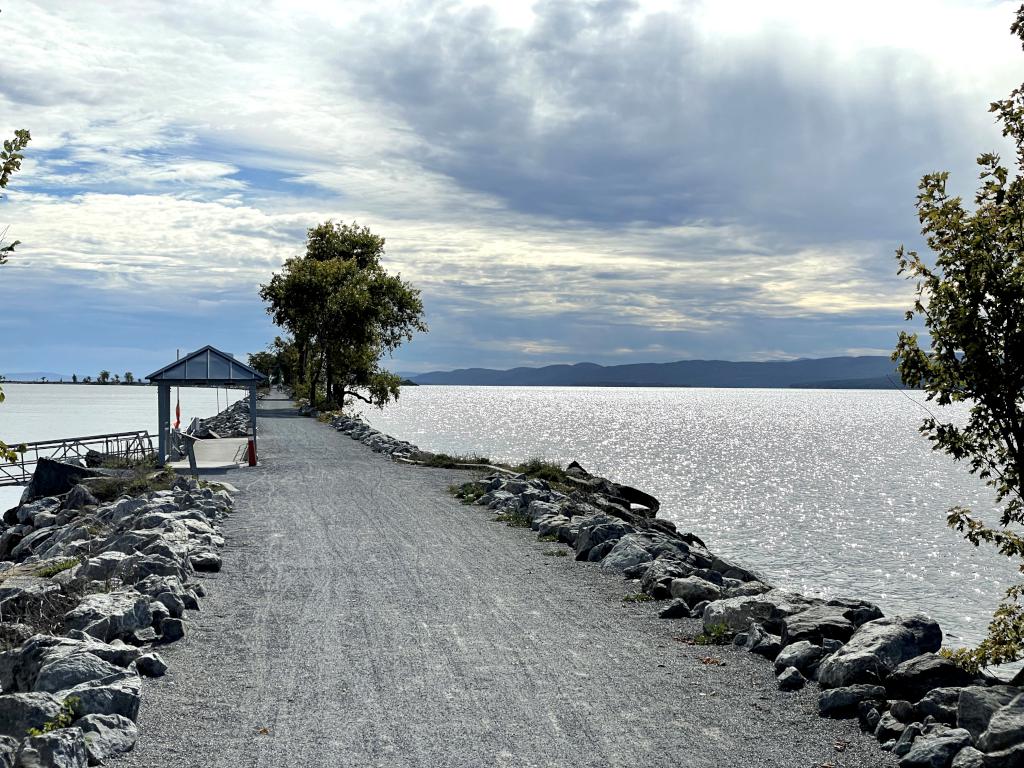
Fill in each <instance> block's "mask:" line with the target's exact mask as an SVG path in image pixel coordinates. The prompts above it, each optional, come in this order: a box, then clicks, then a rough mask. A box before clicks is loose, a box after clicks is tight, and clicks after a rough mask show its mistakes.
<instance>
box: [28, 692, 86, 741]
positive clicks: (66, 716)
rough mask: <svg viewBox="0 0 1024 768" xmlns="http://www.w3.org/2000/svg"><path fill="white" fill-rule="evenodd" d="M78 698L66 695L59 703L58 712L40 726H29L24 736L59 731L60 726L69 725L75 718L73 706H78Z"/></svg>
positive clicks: (65, 726)
mask: <svg viewBox="0 0 1024 768" xmlns="http://www.w3.org/2000/svg"><path fill="white" fill-rule="evenodd" d="M78 702H79V699H78V698H76V697H75V696H68V698H66V699H64V701H63V702H62V703H61V705H60V713H59V714H58V715H57V716H56V717H55V718H53V720H49V721H47V722H46V723H44V724H43V727H42V728H29V729H28V730H27V731H25V735H26V736H42V735H43V734H44V733H50V731H59V730H60V729H61V728H67V727H69V726H70V725H71V724H72V723H73V722H75V720H76V719H77V718H76V717H75V707H76V706H78Z"/></svg>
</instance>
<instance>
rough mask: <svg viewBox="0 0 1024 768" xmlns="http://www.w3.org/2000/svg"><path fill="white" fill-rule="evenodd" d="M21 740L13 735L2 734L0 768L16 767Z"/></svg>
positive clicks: (0, 737)
mask: <svg viewBox="0 0 1024 768" xmlns="http://www.w3.org/2000/svg"><path fill="white" fill-rule="evenodd" d="M20 743H21V742H20V741H19V740H18V739H15V738H14V737H12V736H0V768H14V761H15V760H17V759H18V745H19V744H20Z"/></svg>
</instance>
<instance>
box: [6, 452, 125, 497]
mask: <svg viewBox="0 0 1024 768" xmlns="http://www.w3.org/2000/svg"><path fill="white" fill-rule="evenodd" d="M108 474H110V473H108V472H102V471H99V470H95V469H86V468H85V467H80V466H76V465H75V464H69V463H66V462H63V461H54V460H53V459H46V458H41V459H39V461H38V462H37V463H36V469H35V472H33V473H32V480H31V481H29V484H28V485H27V486H26V487H25V490H24V491H23V492H22V494H21V500H22V502H23V503H24V502H31V501H33V500H34V499H38V498H39V497H41V496H62V495H63V494H65V493H67V492H68V491H70V490H71V489H72V488H74V487H75V486H76V485H78V483H79V482H80V481H81V480H82V479H83V478H86V477H102V476H104V475H108Z"/></svg>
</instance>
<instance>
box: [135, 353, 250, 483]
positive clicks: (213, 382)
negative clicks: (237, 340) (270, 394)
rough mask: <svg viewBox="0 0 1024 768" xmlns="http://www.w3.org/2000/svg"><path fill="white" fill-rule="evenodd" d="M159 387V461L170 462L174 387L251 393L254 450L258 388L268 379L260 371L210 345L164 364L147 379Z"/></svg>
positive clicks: (161, 462) (162, 463) (161, 463)
mask: <svg viewBox="0 0 1024 768" xmlns="http://www.w3.org/2000/svg"><path fill="white" fill-rule="evenodd" d="M146 378H147V379H149V383H150V384H156V386H157V387H158V388H159V391H158V394H157V411H158V413H159V424H160V430H159V434H160V439H159V447H158V451H159V455H158V461H159V464H160V466H163V465H164V462H165V461H166V460H167V452H168V447H169V445H170V440H169V438H170V431H171V387H235V388H248V390H249V422H250V425H251V427H252V441H253V450H255V446H256V388H257V387H258V386H259V385H260V384H262V383H264V382H265V381H266V380H267V377H266V376H264V375H263V374H262V373H260V372H259V371H257V370H255V369H254V368H250V367H249V366H248V365H245V363H242V362H240V361H238V360H236V359H235V358H234V357H233V356H232V355H229V354H227V353H226V352H221V351H220V350H219V349H216V348H214V347H211V346H205V347H203V348H202V349H197V350H196V351H195V352H191V353H189V354H187V355H185V356H184V357H181V358H179V359H178V360H175V361H174V362H173V363H170V364H168V365H165V366H164V367H163V368H161V369H160V370H158V371H154V372H153V373H151V374H149V376H147V377H146Z"/></svg>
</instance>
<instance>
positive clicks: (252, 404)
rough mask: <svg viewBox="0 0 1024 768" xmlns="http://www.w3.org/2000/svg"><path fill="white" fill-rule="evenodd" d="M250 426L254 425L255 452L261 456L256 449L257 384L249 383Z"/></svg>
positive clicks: (253, 440) (253, 443)
mask: <svg viewBox="0 0 1024 768" xmlns="http://www.w3.org/2000/svg"><path fill="white" fill-rule="evenodd" d="M249 426H250V427H252V447H253V453H255V454H256V455H257V456H259V452H258V451H257V450H256V385H255V384H250V385H249Z"/></svg>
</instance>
